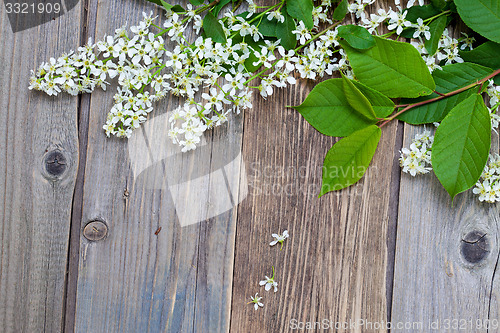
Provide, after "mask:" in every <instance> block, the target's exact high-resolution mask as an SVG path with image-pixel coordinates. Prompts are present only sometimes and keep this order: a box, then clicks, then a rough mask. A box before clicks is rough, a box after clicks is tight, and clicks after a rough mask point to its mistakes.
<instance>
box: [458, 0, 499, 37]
mask: <svg viewBox="0 0 500 333" xmlns="http://www.w3.org/2000/svg"><path fill="white" fill-rule="evenodd" d="M455 5H456V6H457V10H458V14H459V15H460V18H461V19H462V20H463V21H464V22H465V24H467V26H468V27H469V28H471V29H472V30H474V31H475V32H477V33H479V34H480V35H483V36H484V37H486V38H488V39H490V40H492V41H494V42H498V43H500V0H474V1H471V0H455Z"/></svg>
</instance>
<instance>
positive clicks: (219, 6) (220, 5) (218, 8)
mask: <svg viewBox="0 0 500 333" xmlns="http://www.w3.org/2000/svg"><path fill="white" fill-rule="evenodd" d="M230 2H231V0H221V1H220V2H219V3H218V4H217V5H215V7H214V8H213V9H212V13H213V14H214V16H215V17H217V15H219V12H220V11H221V10H222V8H224V6H225V5H227V4H228V3H230Z"/></svg>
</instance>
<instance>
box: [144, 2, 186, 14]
mask: <svg viewBox="0 0 500 333" xmlns="http://www.w3.org/2000/svg"><path fill="white" fill-rule="evenodd" d="M148 1H149V2H152V3H155V4H157V5H158V6H162V7H163V8H165V9H166V10H171V11H174V12H176V13H184V12H185V11H186V10H185V9H184V8H182V7H181V6H179V5H171V4H169V3H168V2H166V1H164V0H148Z"/></svg>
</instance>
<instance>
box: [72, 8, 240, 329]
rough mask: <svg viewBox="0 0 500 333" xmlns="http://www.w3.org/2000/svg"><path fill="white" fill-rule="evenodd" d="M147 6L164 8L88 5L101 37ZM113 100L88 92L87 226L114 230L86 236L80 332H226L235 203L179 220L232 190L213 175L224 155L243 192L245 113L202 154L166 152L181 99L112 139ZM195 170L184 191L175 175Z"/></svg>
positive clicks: (84, 219)
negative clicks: (190, 220) (169, 117)
mask: <svg viewBox="0 0 500 333" xmlns="http://www.w3.org/2000/svg"><path fill="white" fill-rule="evenodd" d="M150 10H154V11H157V10H158V9H157V7H155V6H153V5H148V4H147V3H146V2H144V1H130V0H119V1H102V2H99V5H98V7H97V8H96V12H95V13H92V11H93V8H90V11H89V17H91V16H92V15H95V16H96V17H97V19H96V22H97V25H96V31H95V36H96V38H102V36H104V34H110V33H113V32H114V29H115V28H117V27H120V26H122V25H123V23H124V22H127V23H128V26H130V25H134V24H136V23H138V22H139V20H141V19H142V14H141V13H142V11H146V12H149V11H150ZM110 13H113V15H110ZM158 13H160V12H159V11H158ZM109 89H110V90H113V87H110V88H109ZM112 102H113V101H112V92H110V91H108V92H106V93H105V92H101V91H99V92H95V93H94V94H93V95H92V97H91V101H90V114H89V132H88V145H87V160H86V165H85V175H84V180H85V182H84V187H83V208H82V219H81V228H83V227H84V226H85V225H86V224H87V223H88V222H89V221H92V220H94V219H99V220H102V221H103V222H105V223H106V224H107V225H108V227H109V234H108V236H107V238H106V239H104V240H102V241H98V242H89V241H88V240H87V239H85V238H84V237H80V251H79V252H80V255H79V269H78V282H77V291H76V292H77V299H76V317H75V331H76V332H164V331H165V332H166V331H168V332H193V331H194V332H203V331H206V332H224V331H227V330H228V327H229V315H230V304H231V287H232V275H233V260H234V254H233V253H234V237H235V224H236V210H235V209H234V208H232V209H230V210H229V211H228V212H225V213H223V214H221V215H219V216H217V217H213V218H210V219H208V220H204V221H201V223H197V224H193V225H188V226H182V225H181V223H184V222H185V221H184V220H182V219H183V217H185V216H186V214H190V213H193V212H196V213H200V214H202V213H203V212H207V214H209V213H212V210H213V207H211V206H210V205H211V204H216V203H217V200H218V199H221V198H222V199H224V200H226V199H227V197H224V193H218V184H217V182H218V181H220V180H221V179H222V180H223V181H224V179H223V178H217V177H219V176H222V173H221V171H220V167H221V161H224V160H226V159H227V156H231V157H232V158H231V160H233V159H234V161H233V163H231V168H234V170H228V169H227V168H226V169H225V170H226V171H227V172H226V177H227V179H226V181H227V182H228V184H230V186H232V187H231V190H232V192H233V193H235V194H238V193H239V190H238V186H237V184H238V183H239V181H240V179H239V168H240V167H241V158H238V152H239V151H240V149H241V136H242V128H241V121H242V117H240V118H236V119H234V120H233V121H232V122H231V125H230V126H229V127H227V128H219V129H217V130H215V131H214V132H213V134H212V136H213V137H207V138H206V139H207V146H205V147H204V149H198V150H197V153H187V154H184V155H182V156H181V157H177V158H174V159H172V158H167V159H164V158H166V156H164V154H165V151H168V150H170V149H173V148H172V147H171V145H168V141H169V139H168V138H167V137H166V135H165V134H166V126H167V125H166V124H165V119H166V118H165V112H166V111H168V110H172V109H173V108H175V107H176V106H177V105H178V101H177V99H176V98H173V99H168V98H167V99H166V100H164V101H162V102H161V103H159V104H157V105H156V107H155V109H156V111H155V112H154V113H152V114H151V115H150V119H152V121H151V122H149V123H147V124H144V126H143V129H141V130H140V131H138V132H137V136H136V137H135V138H132V139H130V140H129V141H128V142H127V141H126V140H120V139H115V138H113V139H108V138H106V136H105V135H104V133H103V131H102V124H103V123H104V121H105V119H106V115H107V112H108V110H109V109H110V108H111V105H112ZM162 140H164V141H162ZM210 145H212V146H213V147H211V146H210ZM207 147H208V148H207ZM162 160H163V161H162ZM153 162H154V163H153ZM145 163H146V164H145ZM147 167H149V168H147ZM139 171H140V172H139ZM232 171H236V172H232ZM204 174H208V175H210V176H209V177H202V176H203V175H204ZM212 175H213V177H212ZM234 177H237V179H235V178H234ZM189 178H193V179H195V180H196V181H193V184H191V185H187V184H184V185H185V186H187V187H185V188H184V192H182V191H179V190H176V188H175V186H174V185H175V184H173V183H172V182H171V181H172V180H174V181H175V180H183V181H186V180H188V179H189ZM235 184H236V185H235ZM177 185H179V184H177ZM184 185H182V184H181V185H179V186H184ZM224 189H226V186H224ZM207 190H209V197H208V198H207V197H206V193H203V192H206V191H207ZM186 194H188V195H190V196H191V199H190V198H184V197H183V196H184V195H186ZM204 194H205V196H204ZM226 195H227V194H226ZM207 204H209V205H208V206H207ZM193 214H194V213H193ZM181 220H182V221H181ZM183 221H184V222H183ZM160 227H161V230H160V231H158V230H159V228H160Z"/></svg>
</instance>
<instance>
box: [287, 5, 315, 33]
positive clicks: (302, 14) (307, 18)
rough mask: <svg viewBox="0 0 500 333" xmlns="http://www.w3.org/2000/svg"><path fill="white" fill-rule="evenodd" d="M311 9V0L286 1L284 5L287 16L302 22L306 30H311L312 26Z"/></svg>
mask: <svg viewBox="0 0 500 333" xmlns="http://www.w3.org/2000/svg"><path fill="white" fill-rule="evenodd" d="M313 8H314V6H313V2H312V0H288V1H287V5H286V10H287V11H288V14H290V16H291V17H294V18H296V19H297V20H299V21H303V22H304V24H305V26H306V27H307V28H308V29H312V28H313V26H314V21H313V17H312V11H313Z"/></svg>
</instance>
